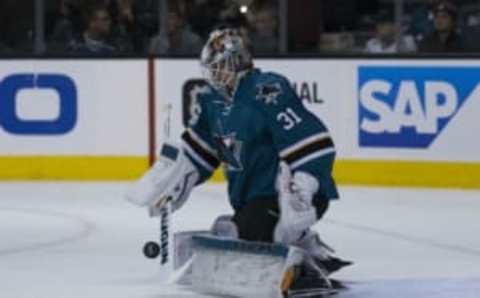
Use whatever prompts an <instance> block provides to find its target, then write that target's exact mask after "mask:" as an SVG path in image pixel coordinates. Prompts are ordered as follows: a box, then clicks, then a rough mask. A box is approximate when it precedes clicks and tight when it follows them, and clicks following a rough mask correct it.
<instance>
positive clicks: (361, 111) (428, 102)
mask: <svg viewBox="0 0 480 298" xmlns="http://www.w3.org/2000/svg"><path fill="white" fill-rule="evenodd" d="M473 65H474V64H473ZM357 73H358V85H357V86H358V87H357V96H358V145H359V148H360V149H369V148H370V149H375V148H376V149H378V150H380V151H378V150H377V151H376V152H377V153H378V152H381V153H380V154H382V153H383V154H385V155H388V151H389V150H394V151H395V153H396V155H397V156H398V155H402V153H403V155H404V156H408V157H412V156H418V157H423V156H425V154H426V153H428V155H429V157H431V158H432V159H440V160H443V159H445V160H467V161H468V160H480V145H479V143H480V142H479V141H478V139H477V138H476V137H475V132H476V131H478V129H480V124H479V120H478V119H479V116H480V85H479V83H480V66H478V67H475V66H472V64H469V65H468V66H467V65H465V66H453V65H448V66H446V65H445V66H443V65H436V64H435V63H428V64H427V63H424V65H421V66H420V65H407V63H402V64H399V65H397V66H395V65H388V66H380V65H376V66H370V65H360V66H358V70H357ZM382 149H383V150H382ZM395 149H397V150H395ZM399 152H400V154H398V153H399Z"/></svg>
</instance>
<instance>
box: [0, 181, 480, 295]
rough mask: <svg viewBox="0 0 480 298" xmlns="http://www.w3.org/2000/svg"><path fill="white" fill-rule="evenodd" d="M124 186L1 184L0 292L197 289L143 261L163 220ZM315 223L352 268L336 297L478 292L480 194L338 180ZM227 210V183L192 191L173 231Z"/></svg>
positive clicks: (199, 225)
mask: <svg viewBox="0 0 480 298" xmlns="http://www.w3.org/2000/svg"><path fill="white" fill-rule="evenodd" d="M128 185H129V183H56V182H55V183H54V182H52V183H18V182H4V183H0V296H1V297H8V298H20V297H22V298H23V297H25V298H27V297H28V298H33V297H34V298H43V297H45V298H86V297H95V298H97V297H98V298H105V297H115V298H123V297H128V298H135V297H141V298H156V297H158V298H160V297H202V296H200V295H199V294H192V293H189V292H187V291H184V290H182V289H179V288H177V287H175V286H172V285H167V284H166V280H167V276H165V275H164V274H162V273H161V272H160V269H159V265H158V263H157V262H158V261H156V260H149V259H146V258H144V257H143V255H142V252H141V249H142V246H143V243H144V242H145V241H147V240H156V238H157V237H158V236H157V235H158V231H157V229H158V221H157V220H156V219H150V218H149V217H148V216H147V212H146V210H142V209H139V208H137V207H135V206H133V205H130V204H129V203H128V202H126V201H125V200H124V199H123V197H122V196H123V193H124V191H125V189H126V187H128ZM341 195H342V200H340V201H338V202H335V203H333V204H332V205H331V207H330V210H329V212H328V213H327V216H326V218H325V220H323V221H322V222H321V223H319V224H318V225H316V226H315V228H316V229H318V230H319V231H320V233H321V235H322V238H323V240H324V241H326V242H327V243H328V244H330V245H332V246H334V247H335V248H336V249H337V252H338V254H339V255H340V256H341V257H344V258H347V259H351V260H354V261H355V262H356V264H355V265H354V266H352V267H350V268H347V269H344V270H343V271H342V272H339V273H338V274H337V275H336V276H335V277H336V278H339V279H342V280H346V281H348V282H349V284H350V286H351V289H350V290H349V291H347V292H344V293H342V294H340V295H337V296H336V297H338V298H367V297H368V298H384V297H399V298H400V297H401V298H430V297H431V298H433V297H435V298H474V297H475V298H477V297H480V236H479V231H480V222H479V220H478V214H479V212H480V192H479V191H455V190H428V189H397V188H362V187H341ZM230 212H231V209H230V207H229V206H228V204H227V201H226V199H225V186H224V185H206V186H202V187H201V188H199V189H197V190H195V191H194V193H193V195H192V198H191V199H190V201H189V202H187V204H186V205H185V207H184V208H183V209H182V210H180V211H179V212H178V213H176V214H175V218H174V220H175V224H176V228H177V229H178V230H192V229H193V230H202V229H207V228H209V227H210V225H211V223H212V222H213V219H214V218H215V217H216V216H217V215H219V214H224V213H230Z"/></svg>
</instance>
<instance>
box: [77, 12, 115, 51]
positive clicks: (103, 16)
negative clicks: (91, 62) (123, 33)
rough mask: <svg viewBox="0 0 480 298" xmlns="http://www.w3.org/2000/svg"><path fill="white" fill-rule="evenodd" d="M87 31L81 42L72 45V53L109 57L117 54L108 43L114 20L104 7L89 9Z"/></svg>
mask: <svg viewBox="0 0 480 298" xmlns="http://www.w3.org/2000/svg"><path fill="white" fill-rule="evenodd" d="M86 24H87V25H86V26H87V28H86V30H85V32H83V35H82V36H81V38H80V40H79V41H76V42H75V43H74V44H73V45H72V52H74V53H76V54H81V55H94V56H108V55H112V54H114V53H115V52H116V50H115V48H114V47H113V46H112V45H111V44H109V43H108V38H109V35H110V32H111V26H112V19H111V16H110V12H109V11H108V9H107V7H106V6H104V5H94V6H93V7H91V8H89V9H87V13H86Z"/></svg>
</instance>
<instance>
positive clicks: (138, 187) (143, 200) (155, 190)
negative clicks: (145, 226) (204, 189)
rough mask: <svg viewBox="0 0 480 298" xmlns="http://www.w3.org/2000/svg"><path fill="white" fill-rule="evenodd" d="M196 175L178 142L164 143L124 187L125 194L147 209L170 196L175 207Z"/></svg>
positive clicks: (195, 179) (192, 183)
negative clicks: (148, 164) (139, 175)
mask: <svg viewBox="0 0 480 298" xmlns="http://www.w3.org/2000/svg"><path fill="white" fill-rule="evenodd" d="M198 178H199V174H198V171H197V169H196V168H195V166H194V165H193V164H192V162H191V161H190V160H189V159H188V157H187V156H186V155H185V153H184V152H183V150H182V148H181V146H179V145H172V144H167V143H165V144H163V145H162V146H161V150H160V156H159V158H158V160H157V161H156V162H155V164H154V165H153V166H152V167H151V168H150V169H149V170H148V171H147V172H146V173H145V174H144V175H143V176H142V178H141V179H140V180H138V181H137V182H136V183H135V184H134V185H133V186H132V187H131V188H130V189H129V190H128V191H127V193H126V198H127V200H128V201H130V202H132V203H134V204H136V205H138V206H148V207H150V210H151V212H152V211H153V212H155V210H158V209H159V208H160V207H162V204H165V203H166V201H167V200H170V201H171V202H172V211H175V210H177V209H179V208H180V207H181V206H182V205H183V204H184V203H185V201H186V200H187V199H188V197H189V195H190V193H191V191H192V189H193V187H194V186H195V184H196V183H197V181H198Z"/></svg>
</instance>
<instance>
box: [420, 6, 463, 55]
mask: <svg viewBox="0 0 480 298" xmlns="http://www.w3.org/2000/svg"><path fill="white" fill-rule="evenodd" d="M433 15H434V27H435V29H434V31H433V32H432V33H430V34H429V35H427V36H426V37H425V38H424V39H423V40H422V41H421V42H420V44H419V47H418V48H419V51H420V52H423V53H455V52H463V51H464V50H465V49H464V45H463V38H462V36H461V35H460V33H459V32H458V31H457V26H456V23H457V22H456V21H457V8H456V7H455V6H454V5H453V4H452V3H451V2H448V1H442V2H439V3H438V4H437V5H436V6H435V8H434V10H433Z"/></svg>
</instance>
